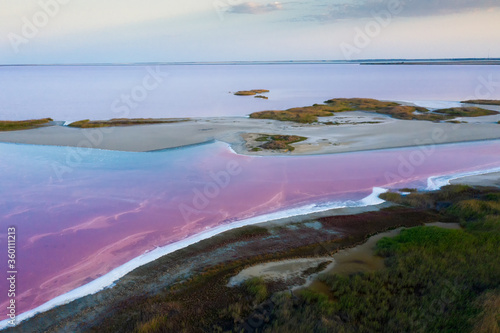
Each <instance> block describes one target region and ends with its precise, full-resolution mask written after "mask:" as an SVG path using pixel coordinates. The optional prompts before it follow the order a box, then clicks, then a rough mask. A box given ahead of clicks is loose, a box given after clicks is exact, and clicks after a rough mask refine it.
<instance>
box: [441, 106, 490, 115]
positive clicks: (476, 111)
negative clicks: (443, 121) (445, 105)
mask: <svg viewBox="0 0 500 333" xmlns="http://www.w3.org/2000/svg"><path fill="white" fill-rule="evenodd" d="M434 112H435V113H442V114H446V115H449V116H453V117H482V116H492V115H496V114H499V112H497V111H492V110H486V109H481V108H477V107H459V108H449V109H441V110H436V111H434Z"/></svg>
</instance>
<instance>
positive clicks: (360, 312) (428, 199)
mask: <svg viewBox="0 0 500 333" xmlns="http://www.w3.org/2000/svg"><path fill="white" fill-rule="evenodd" d="M383 198H384V199H385V200H389V201H392V202H394V203H395V204H397V205H394V206H392V207H388V208H383V209H381V210H379V211H371V212H368V211H365V212H364V213H361V214H357V215H344V216H342V215H340V216H339V215H337V216H335V215H333V216H332V215H324V216H323V217H312V216H306V217H303V219H302V220H301V221H294V222H292V221H291V220H290V221H288V222H283V223H282V224H272V223H268V224H262V225H259V226H247V227H244V228H240V229H236V230H231V231H229V232H226V233H224V234H221V235H219V236H216V237H213V238H211V239H207V240H204V241H202V242H199V243H197V244H195V245H192V246H190V247H188V248H185V249H182V250H179V251H177V252H175V253H172V254H169V255H167V256H164V257H162V258H160V259H158V260H157V261H155V262H152V263H150V264H148V265H146V266H143V267H140V268H138V269H137V270H135V271H134V272H132V273H130V274H129V275H127V276H126V277H124V278H122V279H121V280H119V281H117V282H116V285H115V286H114V287H113V288H108V289H105V290H103V291H101V292H99V293H97V294H94V295H89V296H88V297H86V298H85V300H78V301H75V302H74V303H71V304H67V305H63V306H61V307H60V308H58V309H55V310H52V311H50V312H47V313H42V314H40V315H38V316H37V317H35V318H33V319H32V320H29V321H26V322H22V323H20V325H19V329H20V330H22V331H33V330H34V328H36V329H42V330H46V329H47V328H48V327H47V323H50V322H51V321H47V320H46V318H53V316H54V315H55V313H57V314H58V315H59V318H60V320H59V322H58V328H59V329H61V328H64V329H65V330H66V331H71V328H73V327H85V329H86V330H89V331H95V332H129V331H137V332H153V331H154V332H156V331H165V332H178V331H183V330H184V331H189V332H196V331H203V330H206V328H207V327H210V328H212V330H211V331H217V332H229V331H232V332H241V331H245V332H246V331H251V332H254V331H259V332H361V331H362V332H376V331H382V330H383V331H385V332H420V331H422V332H423V331H425V332H442V331H448V332H496V329H497V328H498V323H497V320H498V319H497V318H498V316H499V315H500V312H499V309H500V307H499V306H498V304H499V302H500V283H499V279H498V277H499V276H500V260H498V259H499V252H498V251H499V248H498V244H499V242H500V238H499V237H500V224H499V221H500V219H499V216H500V206H499V202H500V192H499V189H498V188H492V187H469V186H464V185H452V186H447V187H444V188H443V189H442V190H440V191H436V192H424V193H422V192H413V193H411V194H409V195H401V194H400V193H397V192H393V193H387V194H385V195H383ZM367 221H369V222H370V223H367ZM436 221H442V222H445V223H444V224H443V223H441V224H439V225H440V226H423V224H424V223H431V224H432V222H436ZM449 222H452V224H450V225H449V226H450V227H449V228H446V226H447V224H446V223H449ZM457 222H459V223H460V225H461V228H458V226H457V224H456V223H457ZM398 227H407V228H409V229H403V230H401V231H400V234H399V235H397V234H396V235H395V236H392V237H391V238H382V239H381V240H380V241H378V242H377V243H376V248H375V250H374V251H375V252H374V255H373V254H370V257H366V258H365V257H361V258H359V257H352V260H351V262H350V263H349V266H344V267H345V268H348V269H346V270H345V271H335V267H336V266H339V265H343V263H342V262H337V263H336V264H335V266H334V267H333V269H331V268H330V269H329V268H328V267H327V266H326V265H325V260H328V258H330V261H331V258H332V254H333V255H334V253H338V251H339V250H341V249H343V248H350V247H353V246H357V245H359V244H362V243H364V242H365V241H366V240H368V239H370V237H371V235H373V234H376V233H380V232H383V231H386V230H389V229H394V228H398ZM300 258H303V259H302V260H309V261H310V262H312V263H313V265H312V266H310V267H303V268H300V266H299V270H298V272H297V274H296V275H293V274H288V273H287V272H286V271H285V270H286V269H287V268H286V267H287V266H286V265H287V263H288V262H290V261H295V262H298V261H297V260H300ZM327 262H328V261H327ZM263 263H275V264H278V266H279V264H282V266H285V267H284V268H282V269H281V271H280V272H279V273H280V274H279V275H278V276H283V277H284V278H269V277H266V276H264V275H265V274H261V273H262V272H261V273H259V271H258V270H257V273H258V274H257V275H258V276H256V277H253V278H249V279H247V280H244V281H243V282H241V283H240V284H236V285H230V284H229V281H230V280H231V278H232V277H235V276H237V275H238V274H239V273H240V272H242V271H243V270H244V269H247V268H252V267H256V266H257V265H261V264H263ZM374 263H377V265H374ZM296 266H298V265H296ZM266 273H267V272H266ZM318 273H320V274H318ZM259 274H261V275H260V276H259ZM287 274H288V275H287ZM311 279H312V280H311ZM306 281H311V283H310V284H304V283H305V282H306ZM297 286H299V287H297ZM87 309H92V311H87ZM96 313H99V314H103V315H102V316H99V320H98V321H96V320H89V318H90V317H91V316H93V318H96V316H95V314H96ZM104 314H106V315H104ZM264 319H265V320H264ZM82 325H83V326H82Z"/></svg>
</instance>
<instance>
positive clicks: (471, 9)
mask: <svg viewBox="0 0 500 333" xmlns="http://www.w3.org/2000/svg"><path fill="white" fill-rule="evenodd" d="M499 18H500V0H309V1H305V0H297V1H294V0H291V1H287V0H283V1H279V2H278V1H276V2H275V1H268V0H255V1H250V2H248V1H244V0H182V1H173V0H140V1H139V0H0V64H52V63H131V62H185V61H186V62H189V61H266V60H268V61H270V60H358V59H389V58H392V59H399V58H407V59H408V58H486V57H492V58H493V57H500V43H498V36H499V35H498V32H499V31H500V19H499Z"/></svg>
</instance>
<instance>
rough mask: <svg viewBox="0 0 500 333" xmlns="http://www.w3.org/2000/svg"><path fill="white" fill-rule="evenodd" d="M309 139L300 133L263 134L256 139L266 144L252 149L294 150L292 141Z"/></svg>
mask: <svg viewBox="0 0 500 333" xmlns="http://www.w3.org/2000/svg"><path fill="white" fill-rule="evenodd" d="M304 140H307V138H305V137H303V136H298V135H263V136H261V137H259V138H257V139H255V141H257V142H265V143H264V144H262V145H260V146H258V147H255V148H253V149H252V151H260V150H281V151H285V152H286V151H294V150H295V148H294V147H292V146H290V145H291V144H292V143H297V142H301V141H304Z"/></svg>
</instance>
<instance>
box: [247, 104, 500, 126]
mask: <svg viewBox="0 0 500 333" xmlns="http://www.w3.org/2000/svg"><path fill="white" fill-rule="evenodd" d="M324 103H325V104H314V105H312V106H306V107H298V108H292V109H288V110H283V111H261V112H254V113H252V114H250V118H253V119H272V120H279V121H291V122H297V123H302V124H311V123H316V122H318V117H331V116H334V113H339V112H346V111H366V112H374V113H379V114H384V115H388V116H391V117H393V118H396V119H402V120H426V121H436V122H438V121H445V120H452V119H455V118H456V117H481V116H490V115H495V114H498V113H499V112H497V111H491V110H486V109H481V108H477V107H457V108H450V109H440V110H434V111H430V110H428V109H426V108H423V107H418V106H408V105H401V104H399V103H395V102H382V101H378V100H376V99H369V98H335V99H330V100H327V101H325V102H324Z"/></svg>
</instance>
